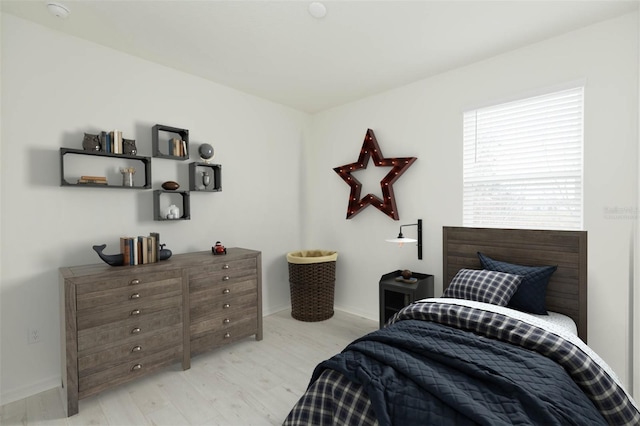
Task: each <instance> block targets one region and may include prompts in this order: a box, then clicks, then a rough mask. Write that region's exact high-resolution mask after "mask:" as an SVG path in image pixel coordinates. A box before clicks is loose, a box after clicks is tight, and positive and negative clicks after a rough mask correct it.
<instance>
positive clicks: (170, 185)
mask: <svg viewBox="0 0 640 426" xmlns="http://www.w3.org/2000/svg"><path fill="white" fill-rule="evenodd" d="M178 188H180V184H179V183H178V182H174V181H172V180H168V181H166V182H164V183H163V184H162V189H166V190H167V191H175V190H176V189H178Z"/></svg>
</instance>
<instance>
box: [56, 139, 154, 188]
mask: <svg viewBox="0 0 640 426" xmlns="http://www.w3.org/2000/svg"><path fill="white" fill-rule="evenodd" d="M69 154H72V155H85V156H91V157H106V158H114V159H116V158H117V159H119V160H134V161H139V162H141V163H142V164H143V165H144V185H142V186H123V185H113V184H107V185H103V184H97V183H73V182H69V181H68V180H67V179H66V178H65V172H64V159H65V156H66V155H69ZM60 186H78V187H86V188H110V189H111V188H116V189H150V188H151V158H150V157H142V156H139V155H129V154H114V153H110V152H102V151H86V150H84V149H74V148H60Z"/></svg>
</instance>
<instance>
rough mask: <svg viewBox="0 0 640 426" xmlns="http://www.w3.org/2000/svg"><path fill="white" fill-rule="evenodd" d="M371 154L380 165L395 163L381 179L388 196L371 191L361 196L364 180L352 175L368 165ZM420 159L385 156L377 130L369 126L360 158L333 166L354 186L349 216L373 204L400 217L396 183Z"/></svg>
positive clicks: (348, 211) (391, 214) (376, 164)
mask: <svg viewBox="0 0 640 426" xmlns="http://www.w3.org/2000/svg"><path fill="white" fill-rule="evenodd" d="M369 158H373V164H374V165H375V166H376V167H391V170H390V171H389V173H387V175H386V176H385V177H384V178H383V179H382V180H381V181H380V187H381V188H382V197H383V198H384V200H381V199H380V198H379V197H377V196H375V195H373V194H367V195H365V196H364V198H362V199H361V198H360V192H361V191H362V184H361V183H360V181H358V179H356V178H355V177H354V176H352V175H351V173H352V172H354V171H356V170H360V169H366V168H367V164H368V163H369ZM416 160H417V158H416V157H399V158H384V157H383V156H382V151H380V147H379V146H378V141H377V140H376V136H375V135H374V134H373V130H371V129H367V134H366V136H365V138H364V143H363V144H362V149H361V150H360V156H359V157H358V161H356V162H355V163H351V164H345V165H344V166H340V167H336V168H334V169H333V170H334V171H335V172H336V173H337V174H338V175H340V177H341V178H342V179H343V180H344V181H345V182H346V183H347V184H348V185H349V186H350V187H351V193H350V194H349V207H348V208H347V219H351V218H352V217H353V216H355V215H357V214H358V213H360V212H361V211H362V209H364V208H365V207H366V206H368V205H372V206H374V207H376V208H377V209H378V210H380V211H381V212H383V213H384V214H386V215H387V216H389V217H390V218H391V219H393V220H398V219H399V218H400V217H399V215H398V209H397V208H396V199H395V196H394V194H393V183H394V182H395V181H396V180H398V178H399V177H400V176H401V175H402V174H403V173H404V172H405V171H406V170H407V169H408V168H409V166H411V165H412V164H413V162H414V161H416Z"/></svg>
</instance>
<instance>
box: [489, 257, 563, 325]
mask: <svg viewBox="0 0 640 426" xmlns="http://www.w3.org/2000/svg"><path fill="white" fill-rule="evenodd" d="M478 258H479V259H480V264H481V265H482V267H483V268H484V269H489V270H490V271H498V272H506V273H508V274H516V275H520V276H521V277H523V279H522V282H521V283H520V285H519V286H518V290H517V291H516V292H515V294H514V295H513V297H511V300H509V303H508V305H507V306H508V307H510V308H513V309H517V310H519V311H525V312H530V313H532V314H540V315H547V314H548V313H547V305H546V303H545V300H544V299H545V296H546V295H547V284H549V278H551V275H552V274H553V273H554V272H555V271H556V269H558V266H523V265H516V264H513V263H507V262H500V261H498V260H494V259H491V258H490V257H488V256H487V255H484V254H482V253H480V252H478Z"/></svg>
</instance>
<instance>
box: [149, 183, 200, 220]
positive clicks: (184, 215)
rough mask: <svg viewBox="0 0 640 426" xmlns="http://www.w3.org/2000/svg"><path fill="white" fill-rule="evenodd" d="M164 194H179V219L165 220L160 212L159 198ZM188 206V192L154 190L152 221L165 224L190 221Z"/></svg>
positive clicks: (189, 208) (189, 207)
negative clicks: (180, 199) (180, 201)
mask: <svg viewBox="0 0 640 426" xmlns="http://www.w3.org/2000/svg"><path fill="white" fill-rule="evenodd" d="M165 194H179V195H180V196H181V197H182V208H181V209H180V217H179V218H178V219H167V218H166V216H165V215H164V214H163V213H162V212H161V211H160V198H162V197H163V195H165ZM190 204H191V203H190V196H189V191H168V190H164V189H156V190H154V191H153V220H157V221H167V222H174V221H178V220H190V219H191V206H190ZM178 207H179V206H178Z"/></svg>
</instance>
